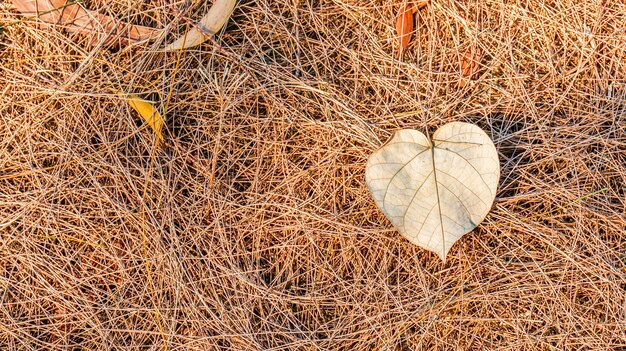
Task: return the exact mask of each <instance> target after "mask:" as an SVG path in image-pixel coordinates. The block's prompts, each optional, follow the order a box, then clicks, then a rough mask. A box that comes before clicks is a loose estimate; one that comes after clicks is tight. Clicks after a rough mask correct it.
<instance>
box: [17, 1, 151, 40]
mask: <svg viewBox="0 0 626 351" xmlns="http://www.w3.org/2000/svg"><path fill="white" fill-rule="evenodd" d="M11 2H12V3H13V4H14V5H15V7H16V8H17V10H18V11H19V12H20V13H21V14H22V15H24V16H35V17H37V18H38V19H39V20H41V21H42V22H44V24H41V26H42V27H44V28H47V27H53V26H58V27H62V28H65V29H67V30H68V31H70V32H74V33H81V34H85V35H88V36H91V37H90V43H91V44H96V43H99V42H101V41H103V43H104V45H106V46H113V45H116V44H128V43H134V42H140V41H144V40H149V39H152V38H155V37H156V36H157V35H158V34H159V33H160V31H158V30H156V29H153V28H149V27H143V26H135V25H132V24H130V23H125V22H122V21H120V20H117V19H115V18H113V17H110V16H106V15H103V14H100V13H98V12H95V11H90V10H87V9H85V8H83V7H82V5H81V4H78V3H75V4H70V3H68V2H67V1H65V0H11Z"/></svg>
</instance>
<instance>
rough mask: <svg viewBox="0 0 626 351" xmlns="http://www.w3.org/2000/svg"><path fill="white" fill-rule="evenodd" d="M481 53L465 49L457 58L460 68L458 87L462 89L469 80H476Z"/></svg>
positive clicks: (476, 50)
mask: <svg viewBox="0 0 626 351" xmlns="http://www.w3.org/2000/svg"><path fill="white" fill-rule="evenodd" d="M481 59H482V53H481V51H480V49H478V48H476V49H467V50H466V51H465V52H464V53H463V54H462V55H461V57H460V58H459V66H460V67H461V80H460V82H459V85H460V86H461V87H464V86H466V85H467V83H469V81H470V80H473V79H476V78H478V71H479V70H480V60H481Z"/></svg>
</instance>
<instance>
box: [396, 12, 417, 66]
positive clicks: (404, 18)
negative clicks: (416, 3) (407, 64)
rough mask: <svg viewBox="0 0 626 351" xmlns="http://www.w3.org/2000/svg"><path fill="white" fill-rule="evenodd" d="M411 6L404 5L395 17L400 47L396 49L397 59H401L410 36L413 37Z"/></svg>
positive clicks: (413, 27)
mask: <svg viewBox="0 0 626 351" xmlns="http://www.w3.org/2000/svg"><path fill="white" fill-rule="evenodd" d="M413 10H414V7H413V5H410V4H406V5H404V6H403V7H402V8H401V9H400V12H399V13H398V16H397V17H396V33H398V38H399V40H400V46H399V48H398V57H402V54H403V53H404V50H406V48H407V47H408V46H409V43H410V42H411V36H412V35H413V29H415V23H414V21H413V13H414V11H413Z"/></svg>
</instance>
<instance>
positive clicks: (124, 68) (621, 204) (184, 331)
mask: <svg viewBox="0 0 626 351" xmlns="http://www.w3.org/2000/svg"><path fill="white" fill-rule="evenodd" d="M164 3H165V4H166V6H164ZM87 5H88V6H89V8H91V9H97V10H99V11H101V12H103V13H108V14H111V15H114V16H116V17H117V18H121V19H124V20H127V21H131V22H133V23H136V24H142V25H148V26H153V27H159V28H162V27H164V26H166V24H167V23H173V24H172V25H171V26H170V36H169V37H174V36H176V35H177V33H178V32H179V31H181V30H182V29H183V28H182V26H180V25H178V24H181V23H183V22H182V21H180V20H178V19H176V16H177V11H176V9H178V10H180V11H182V12H185V9H184V2H182V1H179V2H176V3H170V2H161V1H148V0H146V1H141V2H135V1H121V0H115V1H101V0H93V1H89V2H88V3H87ZM209 5H210V2H204V1H192V5H191V7H190V8H188V11H189V12H188V13H189V14H190V17H191V18H194V19H196V18H199V16H200V15H201V14H202V13H203V12H204V11H206V9H207V8H208V6H209ZM398 6H399V2H397V1H396V2H391V1H385V2H382V1H369V2H368V1H347V2H342V0H333V1H296V0H294V1H271V0H257V1H243V2H242V3H241V4H240V5H239V6H238V8H237V9H236V11H235V13H234V17H233V21H231V22H230V24H229V25H228V27H227V29H226V30H225V31H224V33H223V34H222V35H220V36H219V38H218V42H219V43H220V44H221V45H222V46H223V47H222V48H221V49H218V48H216V47H215V46H214V45H211V44H208V45H204V46H202V47H201V48H200V49H196V50H190V51H187V52H184V53H182V54H180V55H179V54H178V53H173V54H163V53H160V52H158V51H157V49H158V47H159V45H160V44H161V43H155V44H154V45H152V46H149V45H148V46H142V47H140V48H137V49H134V50H122V51H117V52H115V51H111V50H107V49H104V48H98V47H97V48H89V47H86V46H85V45H84V42H85V39H84V38H81V37H74V36H71V35H68V34H67V33H64V32H63V31H50V30H41V29H37V27H36V26H35V25H34V24H33V23H32V22H25V23H20V24H16V25H12V26H10V27H8V28H6V30H4V31H2V32H1V33H0V94H1V95H0V252H1V255H0V349H3V350H4V349H9V350H35V349H56V350H62V349H68V350H77V349H82V350H110V349H115V350H136V349H141V350H157V349H158V350H160V349H165V348H167V349H168V350H393V351H396V350H444V349H457V348H458V349H498V350H557V349H558V350H589V349H599V350H607V349H613V350H616V349H620V348H626V233H625V231H626V218H625V215H624V213H625V211H626V193H625V190H624V188H625V185H624V184H625V183H626V29H625V28H626V4H624V2H623V1H600V0H591V1H579V0H527V1H515V0H513V1H507V0H488V1H478V0H470V1H465V0H460V1H453V0H441V1H439V0H436V1H434V3H433V4H432V5H431V6H429V8H428V9H426V10H423V11H422V12H421V13H420V15H419V24H418V26H417V37H416V38H415V39H414V40H413V42H412V44H411V46H410V48H409V49H408V50H407V53H406V55H405V57H404V59H403V61H399V60H397V59H395V58H394V55H395V52H396V47H395V46H394V45H395V42H394V41H393V40H392V38H393V35H394V33H393V26H394V23H395V20H394V17H395V12H396V10H397V8H398ZM0 18H1V20H2V21H3V22H7V21H14V20H16V19H18V18H19V16H17V15H16V14H15V13H14V12H13V11H11V10H10V9H8V7H6V6H4V7H2V8H0ZM472 46H474V47H478V48H480V49H481V50H482V52H483V53H484V54H485V57H484V59H483V67H482V69H481V72H480V77H479V78H478V79H477V80H476V81H474V82H473V83H471V84H469V85H467V86H466V87H464V88H460V87H459V86H458V81H459V72H458V70H459V68H458V64H457V62H458V55H459V53H462V52H463V51H465V50H466V49H467V48H469V47H472ZM111 87H114V88H119V89H123V90H126V91H133V92H138V93H141V92H145V93H149V95H147V94H145V95H144V96H145V97H149V98H152V99H160V100H161V101H163V102H164V105H167V106H161V107H162V108H165V107H166V108H167V116H168V120H167V139H168V142H167V147H166V148H163V149H162V150H158V151H156V152H153V151H152V150H153V147H152V145H153V142H154V137H153V135H152V133H151V132H150V130H148V129H146V128H145V127H144V126H143V125H142V122H141V120H140V118H139V117H138V116H137V115H136V113H134V112H133V111H132V110H130V109H129V108H128V106H127V105H126V104H125V103H124V102H123V101H121V100H120V98H119V97H117V96H114V95H112V94H111V93H110V90H109V88H111ZM457 120H462V121H469V122H473V123H476V124H478V125H480V126H481V127H482V128H484V129H485V130H486V131H487V133H488V134H490V135H491V136H492V137H493V139H494V142H495V144H496V146H497V148H498V150H499V152H500V159H501V165H502V179H501V182H500V186H499V192H498V197H497V199H496V203H495V205H494V207H493V210H492V211H491V213H490V214H489V216H488V217H487V219H486V220H485V222H483V223H482V224H481V225H480V226H479V228H478V229H477V230H475V231H473V232H472V233H471V234H468V235H467V236H465V237H464V238H463V239H462V240H461V241H460V242H459V243H457V244H456V245H455V247H454V248H453V249H452V251H451V252H450V254H449V255H448V261H447V262H446V263H445V264H444V263H442V262H440V261H439V259H438V258H437V257H436V256H435V255H434V254H431V253H428V252H426V251H424V250H422V249H419V248H417V247H415V246H413V245H411V244H409V243H408V242H407V240H405V239H403V238H402V237H401V236H400V235H398V234H397V232H396V231H394V230H393V228H392V227H391V226H390V224H389V222H388V221H387V220H386V219H385V218H384V217H383V215H382V214H381V213H380V211H379V210H378V209H377V208H376V207H375V205H374V202H373V200H372V199H371V197H370V196H369V194H368V192H367V190H366V189H367V188H366V186H365V183H364V165H365V161H366V159H367V157H368V155H369V154H370V153H371V152H372V151H373V150H375V149H376V148H377V147H379V146H380V145H381V144H382V143H383V142H384V141H385V140H386V138H387V137H389V136H390V134H391V133H392V132H393V131H394V130H396V129H399V128H418V129H421V130H424V129H428V130H430V131H431V132H432V131H433V130H434V129H435V128H437V127H438V126H440V125H442V124H444V123H446V122H449V121H457Z"/></svg>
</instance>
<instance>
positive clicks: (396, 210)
mask: <svg viewBox="0 0 626 351" xmlns="http://www.w3.org/2000/svg"><path fill="white" fill-rule="evenodd" d="M499 178H500V162H499V160H498V152H497V151H496V148H495V146H494V145H493V142H492V141H491V139H490V138H489V136H487V134H486V133H485V132H484V131H483V130H482V129H480V128H479V127H477V126H475V125H473V124H468V123H462V122H452V123H449V124H446V125H444V126H443V127H441V128H439V130H437V131H436V132H435V133H434V134H433V137H432V142H431V141H430V140H428V138H427V137H426V136H425V135H424V134H422V133H421V132H418V131H416V130H411V129H404V130H400V131H397V132H396V133H394V135H393V136H392V137H391V139H390V140H389V141H388V142H387V143H386V144H385V145H383V146H382V147H381V148H380V149H379V150H377V151H376V152H374V153H373V154H372V155H371V156H370V158H369V160H368V161H367V166H366V169H365V180H366V182H367V186H368V188H369V190H370V193H371V194H372V197H373V198H374V201H375V202H376V204H377V205H378V207H380V209H381V210H382V211H383V213H384V214H385V215H386V216H387V218H389V220H390V221H391V223H392V224H393V225H394V226H395V227H396V228H397V229H398V231H399V232H400V233H401V234H402V235H404V236H405V237H406V238H407V239H409V241H411V242H412V243H414V244H416V245H418V246H421V247H423V248H425V249H427V250H430V251H433V252H435V253H437V255H439V257H440V258H441V259H442V260H444V261H445V259H446V255H447V254H448V251H450V248H451V247H452V245H453V244H454V243H455V242H456V241H457V240H459V239H460V238H461V236H463V235H464V234H466V233H468V232H470V231H471V230H472V229H474V228H476V226H477V225H478V224H479V223H480V222H481V221H482V220H483V219H484V218H485V216H486V215H487V213H489V210H490V209H491V205H492V204H493V200H494V199H495V196H496V190H497V187H498V180H499Z"/></svg>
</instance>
